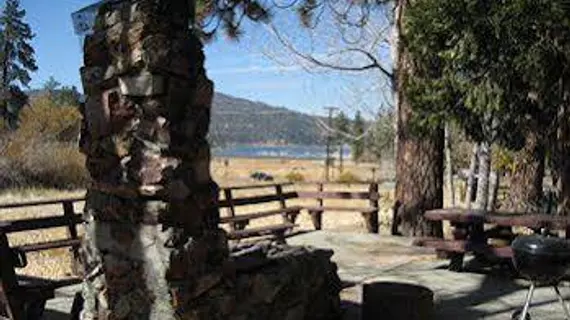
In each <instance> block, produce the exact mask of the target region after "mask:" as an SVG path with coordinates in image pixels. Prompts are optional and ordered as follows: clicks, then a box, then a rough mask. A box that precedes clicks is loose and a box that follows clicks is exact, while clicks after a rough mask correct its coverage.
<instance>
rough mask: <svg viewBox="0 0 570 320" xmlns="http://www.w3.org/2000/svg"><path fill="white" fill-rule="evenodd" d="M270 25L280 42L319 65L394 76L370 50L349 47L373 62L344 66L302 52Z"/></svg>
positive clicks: (390, 77) (301, 56)
mask: <svg viewBox="0 0 570 320" xmlns="http://www.w3.org/2000/svg"><path fill="white" fill-rule="evenodd" d="M269 27H270V31H271V33H272V34H273V35H275V37H276V38H277V39H278V40H279V42H280V43H281V44H282V45H283V46H285V47H286V48H287V49H288V50H289V51H291V52H292V53H293V54H295V55H296V56H298V57H300V58H302V59H304V60H306V61H309V62H311V63H313V64H315V65H317V66H319V67H323V68H328V69H333V70H340V71H365V70H370V69H377V70H379V71H380V72H381V73H382V74H383V75H384V76H386V77H387V78H389V79H390V80H392V78H393V75H392V73H391V72H389V71H388V70H386V69H385V68H384V67H383V66H382V65H381V64H380V62H379V61H378V60H377V59H376V58H375V57H374V56H373V55H372V54H371V53H370V52H366V51H365V50H362V49H360V48H348V49H345V50H343V51H344V52H358V53H361V54H364V56H366V57H367V58H368V59H369V60H370V61H371V62H370V63H368V64H365V65H362V66H343V65H338V64H333V63H329V62H325V61H322V60H320V59H317V58H315V57H314V56H312V55H309V54H304V53H302V52H300V51H299V50H297V49H296V48H295V47H294V46H293V45H292V44H291V43H290V42H289V41H287V40H286V39H285V38H284V37H283V36H282V35H281V34H280V33H279V32H278V31H277V29H276V28H275V26H274V25H273V24H270V25H269Z"/></svg>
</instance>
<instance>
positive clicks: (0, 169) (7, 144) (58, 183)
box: [0, 97, 89, 189]
mask: <svg viewBox="0 0 570 320" xmlns="http://www.w3.org/2000/svg"><path fill="white" fill-rule="evenodd" d="M79 127H80V114H79V112H78V110H77V109H76V108H73V107H66V106H60V105H57V104H54V103H53V102H52V101H51V100H50V99H48V98H46V97H38V98H36V99H34V101H33V102H32V104H31V105H30V106H28V107H26V108H25V109H23V110H22V112H21V114H20V123H19V127H18V129H17V130H15V131H5V130H4V131H2V130H1V125H0V134H1V136H0V188H4V189H6V188H30V187H40V188H58V189H72V188H82V187H85V186H86V183H87V181H88V179H89V176H88V174H87V170H86V169H85V164H84V163H85V158H84V156H83V155H82V154H81V153H80V152H79V148H78V146H77V144H76V142H75V140H76V139H77V137H78V134H79Z"/></svg>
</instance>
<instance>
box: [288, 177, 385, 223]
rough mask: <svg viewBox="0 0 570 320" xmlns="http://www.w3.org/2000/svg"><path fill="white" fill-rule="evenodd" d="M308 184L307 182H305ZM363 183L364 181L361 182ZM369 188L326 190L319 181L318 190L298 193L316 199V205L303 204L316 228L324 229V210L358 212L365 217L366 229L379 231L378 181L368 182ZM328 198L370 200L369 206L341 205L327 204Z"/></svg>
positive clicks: (301, 197)
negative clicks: (360, 189)
mask: <svg viewBox="0 0 570 320" xmlns="http://www.w3.org/2000/svg"><path fill="white" fill-rule="evenodd" d="M305 184H306V183H305ZM359 184H362V183H359ZM366 184H367V185H368V190H366V191H350V192H347V191H324V184H323V183H320V182H319V183H317V188H318V189H317V191H298V192H297V194H298V196H299V198H300V199H316V200H317V204H316V205H305V206H303V208H304V209H306V210H307V211H308V212H309V214H310V215H311V220H312V223H313V226H314V227H315V229H316V230H321V229H322V216H323V213H324V212H328V211H333V212H334V211H336V212H345V211H351V212H358V213H360V214H361V215H362V217H363V218H364V223H365V225H366V230H367V231H368V232H370V233H378V227H379V226H378V210H379V207H378V200H379V199H380V194H379V193H378V184H377V183H366ZM326 199H337V200H338V199H340V200H368V205H367V206H344V205H343V206H339V205H328V204H327V205H325V203H324V200H326Z"/></svg>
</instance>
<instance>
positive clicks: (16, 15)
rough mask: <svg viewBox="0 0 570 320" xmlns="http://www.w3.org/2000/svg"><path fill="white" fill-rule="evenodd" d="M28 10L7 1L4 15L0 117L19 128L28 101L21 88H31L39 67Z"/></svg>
mask: <svg viewBox="0 0 570 320" xmlns="http://www.w3.org/2000/svg"><path fill="white" fill-rule="evenodd" d="M25 16H26V10H24V9H21V8H20V2H19V1H18V0H7V1H6V4H5V6H4V10H3V11H2V16H0V32H1V38H0V63H1V68H2V71H1V76H2V78H1V79H0V80H1V81H0V86H1V88H0V90H1V91H0V92H1V96H0V117H2V118H3V119H4V120H6V121H7V123H8V125H9V126H10V127H12V128H15V127H16V125H17V122H18V115H19V113H20V110H21V109H22V107H23V106H24V105H25V104H26V103H27V101H28V96H27V95H26V94H25V93H24V92H23V91H22V89H21V87H22V86H23V87H26V88H28V85H29V83H30V81H31V78H30V75H29V72H30V71H32V72H33V71H36V70H37V69H38V67H37V65H36V60H35V57H34V53H35V52H34V49H33V48H32V46H31V45H30V44H29V42H30V41H31V40H32V39H33V38H34V34H33V33H32V29H31V28H30V26H29V25H28V24H27V23H26V22H24V20H23V19H24V17H25Z"/></svg>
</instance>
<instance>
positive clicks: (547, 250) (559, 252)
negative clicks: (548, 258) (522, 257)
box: [511, 235, 570, 257]
mask: <svg viewBox="0 0 570 320" xmlns="http://www.w3.org/2000/svg"><path fill="white" fill-rule="evenodd" d="M511 247H512V248H513V250H515V251H519V252H525V253H527V254H531V255H556V256H560V257H570V241H568V240H566V239H562V238H557V237H545V236H541V235H529V236H518V237H517V238H516V239H515V240H514V241H513V243H512V244H511Z"/></svg>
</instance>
